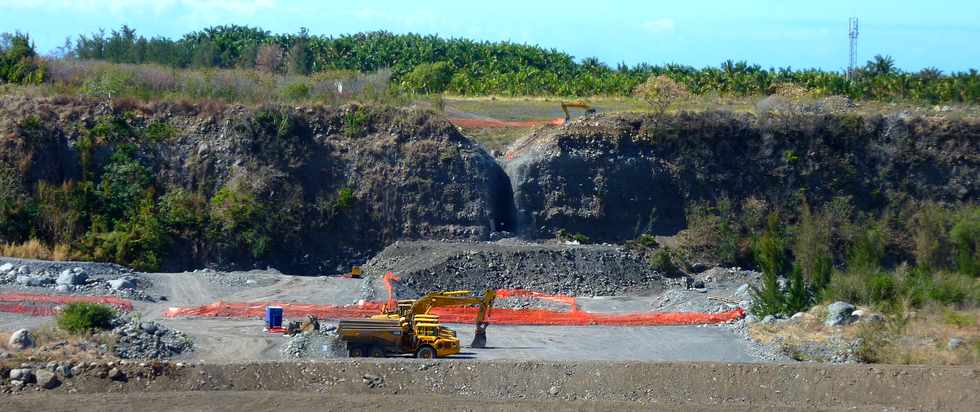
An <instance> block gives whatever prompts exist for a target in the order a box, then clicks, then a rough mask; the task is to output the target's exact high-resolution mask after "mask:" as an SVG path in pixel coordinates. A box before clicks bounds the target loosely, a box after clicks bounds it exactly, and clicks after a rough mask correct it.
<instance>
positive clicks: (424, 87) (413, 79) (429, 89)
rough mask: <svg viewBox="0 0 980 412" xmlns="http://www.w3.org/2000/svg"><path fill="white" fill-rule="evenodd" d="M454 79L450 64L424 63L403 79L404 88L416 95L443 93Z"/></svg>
mask: <svg viewBox="0 0 980 412" xmlns="http://www.w3.org/2000/svg"><path fill="white" fill-rule="evenodd" d="M452 78H453V67H452V65H451V64H450V63H449V62H444V61H443V62H436V63H424V64H420V65H418V66H415V69H413V70H412V71H411V72H410V73H408V74H407V75H405V77H404V78H403V79H402V86H403V87H405V88H406V89H408V90H411V91H414V92H416V93H442V92H443V91H445V90H446V86H448V85H449V81H450V80H452Z"/></svg>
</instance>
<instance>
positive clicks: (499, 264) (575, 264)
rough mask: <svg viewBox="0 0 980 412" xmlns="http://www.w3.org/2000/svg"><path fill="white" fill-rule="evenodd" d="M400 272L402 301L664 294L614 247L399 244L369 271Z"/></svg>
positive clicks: (646, 270) (652, 275) (648, 273)
mask: <svg viewBox="0 0 980 412" xmlns="http://www.w3.org/2000/svg"><path fill="white" fill-rule="evenodd" d="M364 269H365V272H366V273H367V274H368V275H375V276H380V275H383V274H384V273H386V272H389V271H391V272H394V273H395V274H397V275H398V276H400V277H401V281H400V282H398V284H397V285H396V288H397V289H396V291H397V293H398V296H399V297H413V296H421V295H423V294H425V293H427V292H430V291H437V290H474V291H482V290H486V289H491V288H492V289H528V290H534V291H541V292H545V293H552V294H564V295H575V296H587V295H593V296H600V295H601V296H611V295H625V294H638V293H643V292H649V291H659V290H662V289H663V288H664V277H663V276H662V274H660V273H658V272H656V271H654V270H653V269H651V268H650V266H649V265H648V264H647V263H646V262H644V261H643V260H642V259H641V258H640V257H638V256H636V255H634V254H633V253H631V252H629V251H627V250H625V249H623V248H620V247H617V246H610V245H557V244H520V245H518V244H510V243H504V242H500V243H495V242H437V241H411V242H395V243H394V244H392V245H391V246H389V247H387V248H385V250H383V251H382V252H381V253H379V254H378V255H377V256H375V257H374V258H373V259H371V260H370V261H369V262H368V263H367V265H365V266H364Z"/></svg>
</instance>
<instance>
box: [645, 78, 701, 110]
mask: <svg viewBox="0 0 980 412" xmlns="http://www.w3.org/2000/svg"><path fill="white" fill-rule="evenodd" d="M633 95H634V96H636V97H639V98H641V99H643V100H644V101H646V102H647V103H649V104H650V105H651V106H653V108H654V110H655V111H656V112H657V113H660V114H663V113H664V112H666V111H667V109H668V108H670V106H671V105H672V104H674V102H676V101H678V100H681V99H686V98H687V97H688V96H689V95H690V92H689V91H688V90H687V87H686V86H684V85H683V84H681V83H678V82H676V81H674V80H673V79H671V78H670V77H667V76H666V75H651V76H650V77H649V78H647V80H646V81H645V82H643V83H642V84H640V85H639V86H637V87H636V89H635V90H634V91H633Z"/></svg>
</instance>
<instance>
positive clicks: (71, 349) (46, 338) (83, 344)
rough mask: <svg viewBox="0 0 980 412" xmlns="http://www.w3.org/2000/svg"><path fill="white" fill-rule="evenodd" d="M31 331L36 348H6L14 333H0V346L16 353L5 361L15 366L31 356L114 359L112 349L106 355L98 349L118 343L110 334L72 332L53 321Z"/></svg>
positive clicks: (62, 359)
mask: <svg viewBox="0 0 980 412" xmlns="http://www.w3.org/2000/svg"><path fill="white" fill-rule="evenodd" d="M31 333H32V334H33V335H34V340H35V345H34V347H33V348H30V349H25V350H22V351H14V350H13V348H10V347H7V341H8V340H9V339H10V335H11V334H12V332H0V339H2V340H0V348H2V349H3V350H4V351H6V352H8V353H10V354H11V355H13V356H12V357H11V358H8V359H6V360H4V361H3V362H4V363H7V364H12V365H16V364H20V363H21V362H26V361H28V359H29V358H30V359H33V360H34V361H35V362H51V361H55V362H65V361H72V362H76V363H77V362H92V361H96V360H99V361H101V360H106V359H115V356H113V355H112V352H111V350H110V351H109V352H108V353H107V354H100V353H99V351H98V347H99V345H106V346H107V347H108V348H110V349H111V348H112V347H113V346H115V344H116V341H115V338H114V337H113V336H112V335H111V334H109V333H100V334H94V335H90V334H83V335H72V334H69V333H68V332H65V331H63V330H61V329H59V328H58V327H57V326H55V325H54V323H53V322H52V323H47V324H44V325H42V326H40V327H38V328H35V329H32V330H31Z"/></svg>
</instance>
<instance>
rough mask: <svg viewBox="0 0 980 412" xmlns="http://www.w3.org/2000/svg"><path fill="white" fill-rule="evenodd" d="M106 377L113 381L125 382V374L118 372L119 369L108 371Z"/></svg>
mask: <svg viewBox="0 0 980 412" xmlns="http://www.w3.org/2000/svg"><path fill="white" fill-rule="evenodd" d="M106 377H108V378H109V379H112V380H114V381H121V380H126V374H124V373H123V372H122V371H121V370H119V368H112V369H109V373H108V374H107V375H106Z"/></svg>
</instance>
